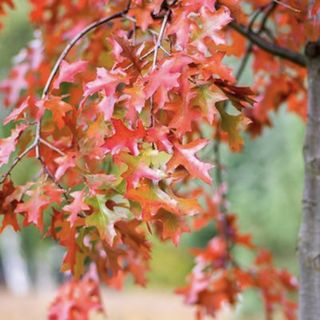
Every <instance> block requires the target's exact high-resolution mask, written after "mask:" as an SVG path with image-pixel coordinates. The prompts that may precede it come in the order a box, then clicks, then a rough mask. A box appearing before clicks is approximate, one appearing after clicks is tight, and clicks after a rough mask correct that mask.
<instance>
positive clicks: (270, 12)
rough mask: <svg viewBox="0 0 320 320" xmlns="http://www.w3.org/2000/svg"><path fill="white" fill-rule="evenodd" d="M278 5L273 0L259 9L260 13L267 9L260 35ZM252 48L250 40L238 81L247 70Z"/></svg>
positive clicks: (253, 20) (237, 77) (251, 24)
mask: <svg viewBox="0 0 320 320" xmlns="http://www.w3.org/2000/svg"><path fill="white" fill-rule="evenodd" d="M276 7H277V3H275V2H271V4H269V5H268V6H266V7H264V8H262V9H261V10H259V11H258V13H259V14H260V13H261V12H263V10H265V9H267V10H266V12H265V14H264V16H263V18H262V21H261V24H260V27H259V30H258V31H257V34H258V35H260V34H261V33H262V32H263V31H265V28H266V24H267V21H268V19H269V17H270V15H271V14H272V12H273V11H274V10H275V9H276ZM256 17H257V15H255V16H254V17H253V19H252V20H251V22H250V24H249V27H248V28H249V30H250V31H252V28H253V24H254V22H255V20H256ZM252 50H253V44H252V42H250V44H249V45H248V48H247V51H246V53H245V56H244V58H243V59H242V62H241V65H240V67H239V69H238V71H237V74H236V79H237V81H239V80H240V78H241V76H242V73H243V71H244V70H245V68H246V66H247V64H248V61H249V58H250V55H251V53H252Z"/></svg>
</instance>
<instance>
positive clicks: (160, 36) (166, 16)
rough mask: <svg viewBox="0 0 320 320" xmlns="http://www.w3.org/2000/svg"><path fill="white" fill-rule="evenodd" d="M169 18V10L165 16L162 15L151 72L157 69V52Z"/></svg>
mask: <svg viewBox="0 0 320 320" xmlns="http://www.w3.org/2000/svg"><path fill="white" fill-rule="evenodd" d="M169 16H170V10H168V11H167V12H166V14H165V15H164V17H163V21H162V25H161V29H160V33H159V36H158V39H157V43H156V45H155V50H154V56H153V63H152V70H154V69H155V68H156V67H157V59H158V52H159V49H160V47H161V43H162V39H163V36H164V32H165V30H166V26H167V23H168V20H169Z"/></svg>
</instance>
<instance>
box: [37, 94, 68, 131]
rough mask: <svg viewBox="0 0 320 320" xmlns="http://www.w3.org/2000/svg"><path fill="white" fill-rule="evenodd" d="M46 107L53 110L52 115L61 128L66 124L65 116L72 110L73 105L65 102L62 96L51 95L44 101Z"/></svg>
mask: <svg viewBox="0 0 320 320" xmlns="http://www.w3.org/2000/svg"><path fill="white" fill-rule="evenodd" d="M43 105H44V107H45V108H46V109H48V110H50V111H51V112H52V117H53V119H54V121H55V123H56V124H57V127H58V128H59V129H62V128H63V127H64V126H65V122H64V117H65V115H66V113H67V112H68V111H71V110H72V106H71V105H70V104H69V103H67V102H64V101H63V100H62V98H61V97H55V96H49V98H48V99H47V100H45V101H44V103H43Z"/></svg>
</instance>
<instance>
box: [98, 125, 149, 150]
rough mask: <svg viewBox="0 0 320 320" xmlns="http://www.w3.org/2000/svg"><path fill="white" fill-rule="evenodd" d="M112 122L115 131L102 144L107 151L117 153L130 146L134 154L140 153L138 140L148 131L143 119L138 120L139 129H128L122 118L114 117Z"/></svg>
mask: <svg viewBox="0 0 320 320" xmlns="http://www.w3.org/2000/svg"><path fill="white" fill-rule="evenodd" d="M112 124H113V127H114V130H115V133H114V135H113V136H111V137H110V138H107V139H106V141H105V144H104V145H103V146H102V148H104V150H105V152H111V154H113V155H114V154H117V153H119V152H120V151H121V150H123V149H124V148H128V149H129V150H130V152H131V153H132V154H134V155H138V154H139V149H138V142H139V139H142V138H143V137H144V136H145V134H146V132H145V129H144V127H143V124H142V122H141V121H138V126H137V129H134V130H131V129H128V128H127V127H126V126H125V125H124V124H123V122H122V121H121V120H118V119H113V120H112Z"/></svg>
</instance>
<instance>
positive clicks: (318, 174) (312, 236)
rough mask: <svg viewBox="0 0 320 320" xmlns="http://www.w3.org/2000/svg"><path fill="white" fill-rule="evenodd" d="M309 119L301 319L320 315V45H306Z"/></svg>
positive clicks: (301, 243)
mask: <svg viewBox="0 0 320 320" xmlns="http://www.w3.org/2000/svg"><path fill="white" fill-rule="evenodd" d="M306 56H307V70H308V122H307V127H306V135H305V145H304V161H305V186H304V196H303V215H302V222H301V228H300V235H299V264H300V293H299V319H300V320H318V319H320V45H319V44H318V43H309V44H308V45H307V47H306Z"/></svg>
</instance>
